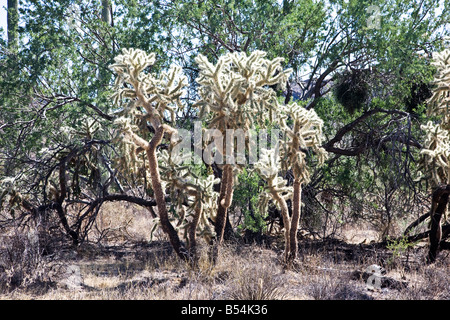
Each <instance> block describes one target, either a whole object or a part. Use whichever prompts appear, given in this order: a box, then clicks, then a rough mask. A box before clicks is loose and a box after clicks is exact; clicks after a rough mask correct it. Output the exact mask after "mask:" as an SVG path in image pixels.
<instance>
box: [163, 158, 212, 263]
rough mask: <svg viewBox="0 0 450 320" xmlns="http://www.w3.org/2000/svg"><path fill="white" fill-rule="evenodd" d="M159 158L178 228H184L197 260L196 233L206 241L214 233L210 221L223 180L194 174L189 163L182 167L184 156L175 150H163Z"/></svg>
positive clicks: (192, 255) (209, 239) (192, 252)
mask: <svg viewBox="0 0 450 320" xmlns="http://www.w3.org/2000/svg"><path fill="white" fill-rule="evenodd" d="M158 158H159V159H160V160H161V165H160V169H161V179H162V182H163V185H164V188H165V189H167V190H168V192H169V194H170V195H171V198H172V199H173V200H172V203H174V204H175V207H176V210H177V211H178V213H179V214H178V215H177V216H176V217H175V218H176V220H178V221H177V222H176V226H177V229H178V230H181V231H183V234H184V237H185V239H186V240H187V242H188V247H189V251H190V254H191V257H192V258H193V259H194V261H195V260H196V259H197V258H198V257H197V255H196V236H197V234H200V235H201V236H203V237H204V238H205V240H206V241H207V243H210V242H211V239H212V237H213V236H214V232H213V231H212V227H211V223H210V221H214V220H215V210H214V209H215V208H216V206H217V196H218V193H217V192H215V191H214V185H215V184H217V183H219V182H220V179H216V178H214V175H208V176H207V177H206V178H204V177H199V176H197V175H195V174H194V173H193V172H192V171H191V170H190V168H189V166H183V165H182V164H183V159H182V158H181V157H178V155H176V154H174V153H173V152H170V153H169V152H167V151H166V150H163V151H162V152H161V153H160V154H159V156H158Z"/></svg>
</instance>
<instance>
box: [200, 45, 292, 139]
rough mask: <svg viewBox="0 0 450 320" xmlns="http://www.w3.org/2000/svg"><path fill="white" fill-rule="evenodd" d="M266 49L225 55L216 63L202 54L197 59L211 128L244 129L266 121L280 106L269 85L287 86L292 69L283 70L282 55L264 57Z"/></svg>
mask: <svg viewBox="0 0 450 320" xmlns="http://www.w3.org/2000/svg"><path fill="white" fill-rule="evenodd" d="M265 55H266V53H265V52H263V51H254V52H253V53H252V54H250V55H249V56H247V54H246V53H245V52H233V53H228V54H226V55H223V56H221V57H220V58H219V60H218V62H217V63H216V64H215V65H213V64H212V63H210V62H209V61H208V59H207V58H206V57H205V56H203V55H201V54H200V55H198V57H197V58H196V59H195V61H196V62H197V63H198V66H199V68H200V75H199V77H198V78H197V82H198V83H199V84H200V88H199V94H200V97H201V99H200V101H198V102H197V106H199V107H200V108H201V113H202V114H205V113H208V112H209V115H210V119H209V120H208V127H209V128H217V129H219V130H221V131H222V132H223V133H225V131H224V130H226V129H243V130H246V129H248V128H250V127H252V124H254V123H255V122H256V123H261V124H263V123H264V120H265V119H266V115H270V116H272V115H273V113H274V112H276V108H277V106H278V104H277V99H276V94H275V92H274V91H273V90H272V89H271V88H270V87H268V86H271V85H279V86H280V88H281V89H283V88H284V86H285V83H286V81H287V80H288V78H289V75H290V74H291V72H292V69H286V70H283V69H282V66H281V63H282V61H283V58H275V59H273V60H268V59H265V58H264V57H265Z"/></svg>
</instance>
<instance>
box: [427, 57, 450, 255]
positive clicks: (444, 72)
mask: <svg viewBox="0 0 450 320" xmlns="http://www.w3.org/2000/svg"><path fill="white" fill-rule="evenodd" d="M432 64H433V65H434V66H436V67H437V72H436V75H435V78H434V85H435V89H434V90H433V94H432V96H431V98H430V99H429V101H428V112H427V113H428V115H429V116H434V117H439V118H440V120H441V121H440V123H438V124H433V122H431V121H429V122H428V123H427V124H426V125H425V126H422V127H421V128H422V130H424V131H425V132H426V135H427V136H426V139H425V147H424V149H423V150H422V151H421V153H422V154H423V155H425V164H426V167H428V168H429V169H431V178H432V182H433V185H434V186H433V187H437V186H439V185H441V184H444V185H447V186H446V187H445V189H446V188H447V187H448V185H449V184H450V139H449V131H450V113H449V107H450V50H449V49H446V50H444V51H442V52H441V53H435V54H434V61H433V62H432ZM445 189H444V190H445ZM444 193H445V192H442V189H439V188H436V190H435V191H434V193H433V198H432V205H431V211H430V218H431V223H430V235H429V239H430V247H429V252H428V259H429V261H430V262H433V261H434V260H435V259H436V254H437V250H438V248H439V245H440V242H441V239H442V230H441V225H442V222H441V219H442V216H444V217H445V216H446V211H447V203H448V200H447V198H445V197H442V195H443V194H444ZM447 197H448V195H447ZM444 220H445V218H444Z"/></svg>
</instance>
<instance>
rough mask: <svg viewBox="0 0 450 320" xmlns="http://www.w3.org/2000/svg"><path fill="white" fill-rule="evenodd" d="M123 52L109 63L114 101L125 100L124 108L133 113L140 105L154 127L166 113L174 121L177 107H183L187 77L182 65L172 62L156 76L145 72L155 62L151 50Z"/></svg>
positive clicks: (144, 116) (118, 102) (117, 102)
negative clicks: (113, 79)
mask: <svg viewBox="0 0 450 320" xmlns="http://www.w3.org/2000/svg"><path fill="white" fill-rule="evenodd" d="M122 52H123V54H120V55H118V56H117V57H115V58H114V61H115V63H114V64H112V65H111V66H110V68H111V69H112V70H113V71H114V72H115V73H116V74H117V77H116V81H115V87H116V88H117V90H116V92H115V93H114V94H113V96H112V98H113V101H114V103H115V104H116V105H120V106H121V105H122V102H123V100H124V99H127V100H128V102H129V103H128V104H127V105H126V107H125V110H127V111H128V110H130V111H132V112H136V109H135V108H136V107H143V108H144V109H145V113H142V114H141V117H142V118H143V120H146V121H147V122H149V123H151V124H152V126H153V127H154V128H155V129H156V128H157V127H159V125H160V124H161V123H162V122H163V119H165V117H164V116H165V113H166V112H168V113H169V114H170V115H171V117H172V120H174V118H175V111H176V108H177V107H178V108H182V107H183V105H182V103H181V101H180V97H181V95H182V94H183V92H184V91H183V89H184V87H185V86H186V85H187V78H186V76H184V75H183V74H182V73H181V71H182V70H181V67H178V66H174V65H173V66H171V67H170V69H169V71H168V72H161V74H160V75H159V76H155V75H153V74H151V73H145V72H144V71H145V69H146V68H148V67H150V66H152V65H153V64H154V63H155V54H154V53H150V54H147V53H146V52H145V51H143V50H140V49H123V50H122ZM123 84H128V86H124V85H123ZM129 85H131V87H130V86H129Z"/></svg>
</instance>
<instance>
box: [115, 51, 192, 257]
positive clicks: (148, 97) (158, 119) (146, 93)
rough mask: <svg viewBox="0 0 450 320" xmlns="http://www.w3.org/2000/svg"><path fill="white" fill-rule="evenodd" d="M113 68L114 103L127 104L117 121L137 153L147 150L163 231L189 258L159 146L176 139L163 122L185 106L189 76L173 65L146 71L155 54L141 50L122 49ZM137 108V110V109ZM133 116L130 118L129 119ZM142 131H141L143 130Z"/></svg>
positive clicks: (184, 255) (174, 246) (153, 60)
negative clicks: (144, 128) (146, 128)
mask: <svg viewBox="0 0 450 320" xmlns="http://www.w3.org/2000/svg"><path fill="white" fill-rule="evenodd" d="M122 52H123V54H121V55H118V56H117V57H116V58H115V59H114V61H115V63H114V64H113V65H111V66H110V68H111V69H112V70H113V71H114V72H115V73H116V74H117V77H116V81H115V89H116V91H115V94H114V95H113V100H114V103H115V104H116V105H118V106H120V107H122V104H123V103H125V104H126V106H125V108H124V113H125V115H124V117H125V118H119V119H118V120H117V121H116V122H117V123H119V124H120V125H121V126H122V132H123V134H124V135H125V136H127V137H128V138H129V139H130V140H131V141H132V142H133V143H134V144H135V145H136V147H137V148H136V150H135V151H136V152H140V151H145V153H146V154H147V158H148V169H149V172H150V181H151V186H152V189H153V192H154V196H155V200H156V204H157V208H158V215H159V221H160V224H161V227H162V229H163V231H164V232H165V233H166V234H167V235H168V236H169V240H170V242H171V244H172V247H173V248H174V250H175V252H176V253H177V254H178V256H180V258H182V259H184V260H189V253H188V252H187V251H186V250H185V248H184V246H183V244H182V243H181V241H180V239H179V236H178V233H177V231H176V230H175V228H174V227H173V225H172V224H171V222H170V219H169V214H168V211H167V207H166V201H165V193H164V190H163V188H162V182H161V177H160V173H159V165H158V160H157V156H156V148H157V146H158V145H159V144H160V143H161V142H162V139H163V136H164V134H168V135H169V137H170V140H171V145H173V144H175V143H176V142H177V141H176V136H177V135H176V134H175V133H176V132H177V131H176V130H175V129H174V128H172V127H171V126H169V125H168V124H164V119H165V114H166V113H169V114H170V115H172V120H173V119H174V113H175V110H176V108H177V107H179V108H180V107H182V104H181V102H180V97H181V95H182V94H183V92H184V91H183V90H184V87H185V86H186V84H187V80H186V79H187V78H186V77H185V76H184V75H182V74H181V68H179V67H176V66H172V67H171V68H170V70H169V71H168V72H162V73H161V75H160V76H155V75H153V74H151V73H148V72H145V70H146V69H147V68H148V67H150V66H151V65H153V64H154V62H155V54H153V53H152V54H147V53H146V52H144V51H142V50H139V49H123V50H122ZM136 109H137V110H136ZM136 115H137V116H138V117H139V120H140V121H141V122H143V123H144V124H145V125H147V124H148V125H150V126H152V127H153V130H154V131H155V133H154V134H153V136H152V138H151V140H150V142H148V141H147V140H146V139H144V138H143V137H146V136H147V134H145V135H142V136H141V135H140V134H139V132H136V130H135V129H136V128H135V126H134V124H135V119H133V118H136ZM130 118H131V120H130ZM141 134H142V133H141Z"/></svg>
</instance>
